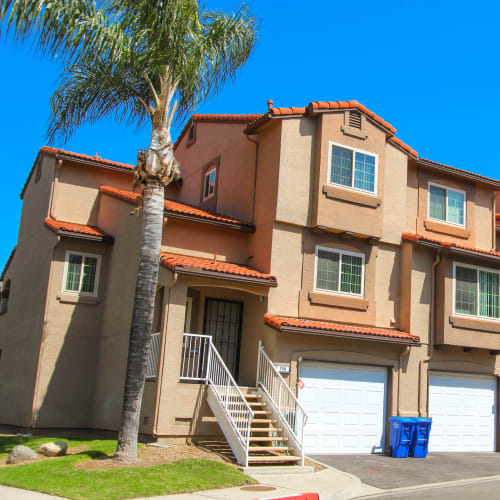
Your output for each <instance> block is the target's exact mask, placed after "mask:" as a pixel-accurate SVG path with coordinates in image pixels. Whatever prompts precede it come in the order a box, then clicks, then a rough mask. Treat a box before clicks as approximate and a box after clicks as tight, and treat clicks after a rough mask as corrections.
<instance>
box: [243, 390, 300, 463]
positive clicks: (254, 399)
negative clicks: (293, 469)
mask: <svg viewBox="0 0 500 500" xmlns="http://www.w3.org/2000/svg"><path fill="white" fill-rule="evenodd" d="M243 395H244V396H245V399H246V401H247V403H248V405H249V406H250V408H252V411H253V412H254V418H253V420H252V425H251V427H250V438H249V442H250V445H249V447H248V463H249V464H267V465H269V464H273V465H277V464H296V463H297V462H300V461H301V460H302V457H301V456H300V455H294V451H295V447H294V446H289V443H288V438H287V437H286V436H285V435H284V434H283V429H282V428H281V427H279V421H278V420H275V419H274V418H273V412H272V410H269V409H268V405H267V403H265V402H264V401H263V396H262V394H259V392H258V389H257V388H249V389H248V392H244V393H243Z"/></svg>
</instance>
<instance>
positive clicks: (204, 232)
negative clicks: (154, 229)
mask: <svg viewBox="0 0 500 500" xmlns="http://www.w3.org/2000/svg"><path fill="white" fill-rule="evenodd" d="M248 237H249V233H247V232H244V231H239V230H236V229H230V228H224V227H217V226H214V225H208V224H200V223H199V222H188V221H184V220H177V219H174V218H169V219H168V221H167V224H166V226H165V228H164V231H163V241H162V251H164V252H172V253H176V254H182V255H192V256H194V257H201V258H204V259H213V258H214V255H215V254H217V260H220V261H227V262H235V263H237V264H244V265H247V264H248V255H249V254H248Z"/></svg>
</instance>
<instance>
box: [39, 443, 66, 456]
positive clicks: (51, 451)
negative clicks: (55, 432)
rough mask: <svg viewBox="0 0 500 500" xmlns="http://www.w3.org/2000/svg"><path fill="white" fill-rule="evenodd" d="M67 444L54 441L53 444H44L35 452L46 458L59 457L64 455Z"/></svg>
mask: <svg viewBox="0 0 500 500" xmlns="http://www.w3.org/2000/svg"><path fill="white" fill-rule="evenodd" d="M67 450H68V443H67V442H66V441H56V442H55V443H45V444H42V446H40V448H38V450H37V452H38V453H40V455H45V456H46V457H61V456H63V455H66V451H67Z"/></svg>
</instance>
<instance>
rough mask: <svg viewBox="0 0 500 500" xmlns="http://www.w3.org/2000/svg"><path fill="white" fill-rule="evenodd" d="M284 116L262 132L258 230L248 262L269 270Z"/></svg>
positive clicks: (256, 203)
mask: <svg viewBox="0 0 500 500" xmlns="http://www.w3.org/2000/svg"><path fill="white" fill-rule="evenodd" d="M281 127H282V122H281V120H276V121H274V122H270V123H269V124H267V125H266V126H265V127H263V129H262V130H261V131H260V132H259V162H258V170H257V179H256V186H257V187H256V194H255V215H254V223H255V226H256V231H255V234H253V235H251V236H250V237H249V254H250V258H249V263H250V265H252V266H254V267H256V268H257V269H261V270H262V271H264V272H270V269H271V252H272V243H273V241H272V240H273V227H274V220H275V218H276V203H277V193H278V182H279V164H280V149H281V147H280V144H281Z"/></svg>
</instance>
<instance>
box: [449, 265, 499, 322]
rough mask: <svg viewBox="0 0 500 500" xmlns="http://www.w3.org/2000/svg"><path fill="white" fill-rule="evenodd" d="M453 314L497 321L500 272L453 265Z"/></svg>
mask: <svg viewBox="0 0 500 500" xmlns="http://www.w3.org/2000/svg"><path fill="white" fill-rule="evenodd" d="M454 276H455V314H466V315H468V316H477V317H481V318H492V319H499V318H500V315H499V296H500V294H499V292H500V271H493V270H490V269H483V268H478V267H470V266H465V265H462V264H460V265H459V264H455V266H454Z"/></svg>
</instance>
